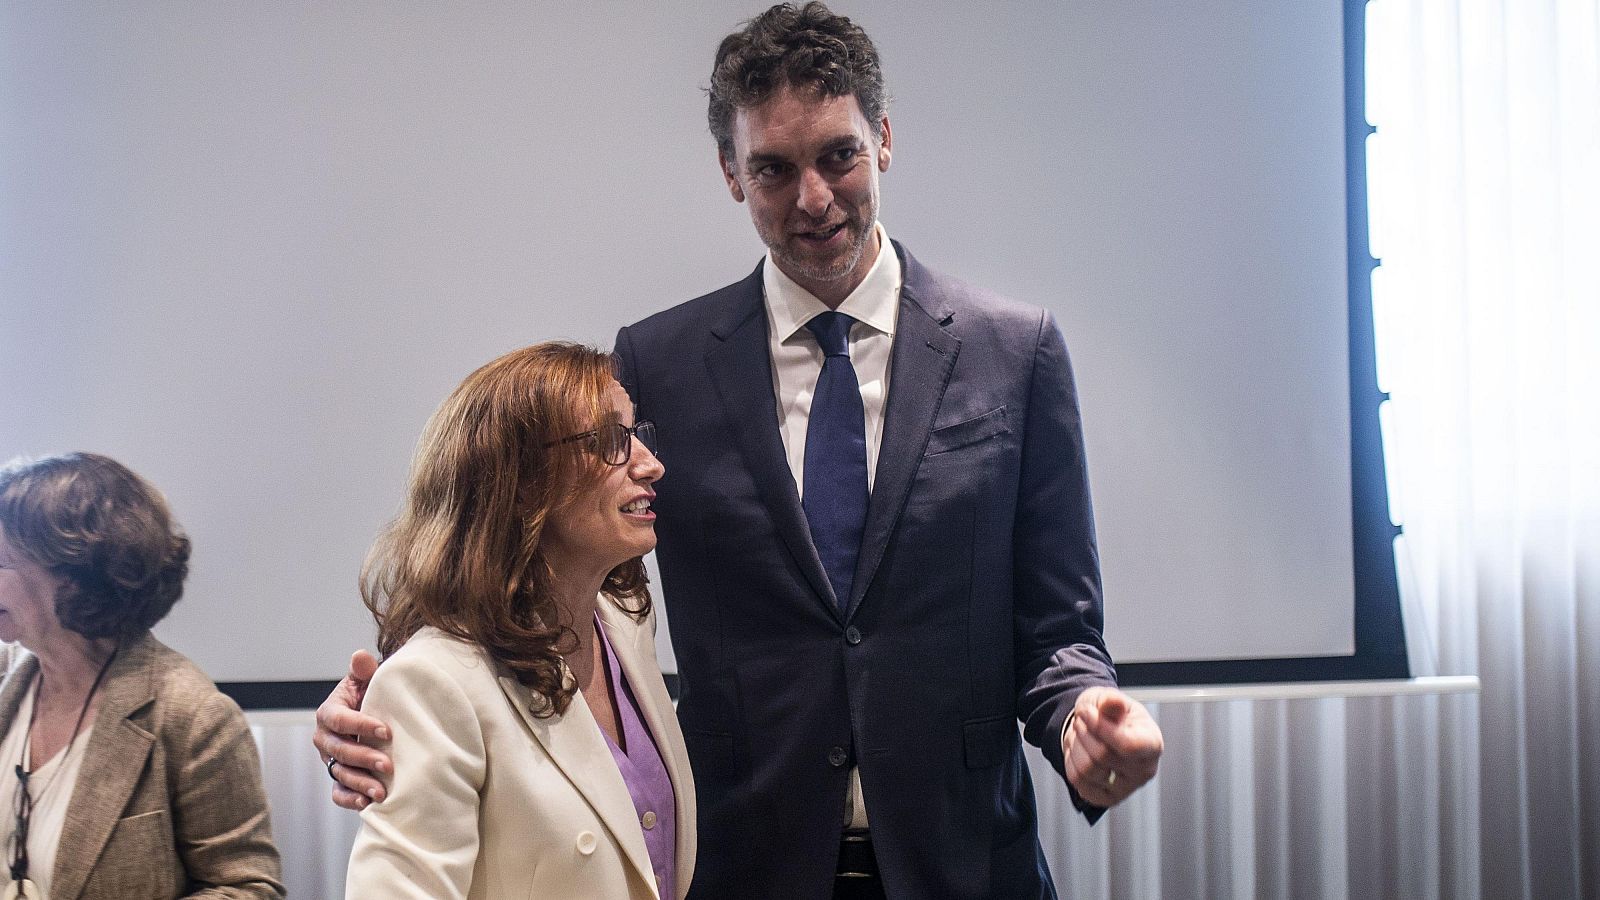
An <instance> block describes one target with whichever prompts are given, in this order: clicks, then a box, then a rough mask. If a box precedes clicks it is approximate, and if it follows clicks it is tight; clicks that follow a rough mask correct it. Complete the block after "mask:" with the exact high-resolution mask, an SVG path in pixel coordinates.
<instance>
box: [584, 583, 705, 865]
mask: <svg viewBox="0 0 1600 900" xmlns="http://www.w3.org/2000/svg"><path fill="white" fill-rule="evenodd" d="M600 621H601V622H602V623H603V624H604V626H605V629H606V635H607V636H608V637H610V638H611V648H612V649H613V650H615V651H616V654H617V662H619V663H620V664H621V665H622V672H623V674H624V675H626V676H627V678H628V685H629V686H630V687H632V688H633V696H634V698H635V699H637V700H638V701H639V712H640V714H641V715H642V716H643V717H644V722H645V725H646V726H647V727H649V729H650V734H651V736H653V737H654V738H655V742H656V749H657V750H659V751H660V752H661V761H662V762H664V763H666V766H667V777H668V778H669V779H671V781H672V792H673V795H674V800H675V804H676V807H677V817H676V822H675V824H676V827H677V833H678V847H677V854H676V862H675V869H676V872H677V875H676V877H677V882H678V885H679V892H680V893H682V891H683V890H684V889H685V888H687V887H688V885H689V881H690V879H691V878H692V877H693V875H694V857H695V847H696V842H695V838H696V835H695V816H696V810H695V795H694V776H693V774H692V773H691V770H690V768H689V752H688V749H687V748H686V747H685V746H684V742H683V732H682V730H681V729H680V728H679V727H678V713H677V710H676V709H675V708H674V707H673V705H672V696H671V695H670V694H668V693H667V684H666V682H665V681H663V680H662V679H661V666H660V663H658V662H657V661H656V647H655V627H654V626H655V623H656V618H655V616H654V614H652V615H651V617H650V619H649V620H648V626H647V625H645V624H641V623H639V622H635V621H634V620H633V618H632V617H630V616H629V615H628V614H627V613H625V612H623V611H622V610H621V609H618V608H617V605H616V604H615V603H612V602H611V601H610V600H607V599H605V598H604V597H602V598H600Z"/></svg>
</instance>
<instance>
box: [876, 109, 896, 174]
mask: <svg viewBox="0 0 1600 900" xmlns="http://www.w3.org/2000/svg"><path fill="white" fill-rule="evenodd" d="M881 127H882V128H883V140H882V141H880V142H879V143H878V171H879V172H887V171H889V158H890V155H891V154H890V152H889V151H890V149H891V148H892V147H893V145H894V132H893V131H891V130H889V117H888V116H884V117H883V123H882V125H881Z"/></svg>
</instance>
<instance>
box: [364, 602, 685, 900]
mask: <svg viewBox="0 0 1600 900" xmlns="http://www.w3.org/2000/svg"><path fill="white" fill-rule="evenodd" d="M600 618H601V621H602V622H603V623H604V627H605V628H606V629H607V632H608V634H609V636H610V638H611V646H612V647H613V648H614V649H615V650H616V654H617V659H618V661H619V662H620V663H621V664H622V668H623V670H624V671H625V672H626V673H627V677H628V680H629V682H630V683H631V684H634V685H645V686H648V687H647V689H646V690H637V689H636V693H637V694H638V695H639V706H640V711H641V712H642V713H643V714H644V719H645V723H646V724H647V725H648V726H649V728H650V732H651V734H654V735H662V734H673V735H676V734H678V720H677V716H676V714H675V713H674V712H673V709H672V699H671V698H670V697H669V696H668V695H667V690H666V687H665V686H664V685H663V684H662V681H661V676H660V671H661V670H660V668H659V667H658V665H657V663H656V653H655V638H654V636H653V633H652V632H653V629H652V628H651V627H649V626H648V625H640V624H639V623H637V622H634V621H633V620H632V619H630V618H629V617H628V616H626V615H624V614H623V613H622V612H621V611H619V610H616V609H615V608H614V607H613V606H612V605H611V604H610V603H604V602H603V603H602V604H601V605H600ZM652 621H653V620H652ZM537 707H538V702H537V700H536V698H535V697H534V696H533V695H532V694H531V693H530V692H529V691H528V689H527V688H525V687H523V686H522V685H521V684H518V683H517V680H516V679H515V678H513V677H511V675H510V674H509V673H507V672H506V671H504V670H503V669H502V668H500V667H499V666H497V665H496V664H495V663H494V661H493V660H491V659H489V658H488V657H487V656H486V655H485V654H484V653H483V651H482V650H481V649H479V648H478V647H475V646H474V645H472V644H469V643H467V642H465V641H461V640H459V639H456V638H453V637H450V636H449V635H446V634H444V633H443V632H441V631H439V630H437V629H434V628H424V629H422V630H421V631H419V632H417V633H416V634H415V635H413V636H412V638H411V640H409V641H407V642H406V645H405V646H404V647H403V648H401V649H400V651H399V652H397V653H395V654H394V655H393V656H391V657H389V658H388V659H386V660H385V661H384V663H383V665H382V666H380V667H379V669H378V673H377V675H376V676H375V677H374V678H373V680H372V684H371V686H370V687H369V688H368V689H367V701H366V703H365V704H364V706H363V709H365V710H366V711H368V712H369V713H370V714H371V715H373V716H375V717H376V718H378V719H380V720H382V721H384V722H386V723H388V725H389V727H390V728H391V729H392V731H393V733H394V735H395V737H394V740H393V741H392V742H391V744H390V747H389V755H390V757H391V758H392V759H393V761H394V776H393V777H392V778H391V779H390V780H389V783H388V786H389V795H388V797H387V798H386V799H385V800H384V801H383V802H382V803H375V804H373V805H371V806H369V807H367V809H366V810H365V811H363V812H362V819H363V828H362V831H361V834H360V836H359V837H358V838H357V839H356V847H355V852H354V853H353V854H352V856H351V868H350V876H349V881H348V884H347V888H346V895H347V896H348V897H349V898H350V900H360V898H367V897H373V898H377V897H395V898H400V897H417V898H422V897H427V898H445V897H460V896H467V897H471V898H483V900H494V898H502V897H504V898H516V900H527V898H533V897H537V898H544V897H552V898H555V897H596V898H600V897H629V898H641V900H642V898H646V897H656V896H658V895H657V894H656V893H655V881H654V877H653V875H652V872H651V865H650V857H649V855H648V854H647V853H646V851H645V844H644V837H643V834H642V833H641V825H640V821H639V816H638V815H637V814H636V813H635V811H634V807H633V801H632V800H630V799H629V796H628V788H627V786H626V785H625V784H624V783H623V781H622V776H621V774H620V773H619V772H618V770H617V766H616V764H615V763H613V762H612V761H611V753H610V751H609V749H608V748H607V746H606V742H605V738H604V736H603V735H602V734H601V731H600V729H599V727H598V726H597V725H596V724H595V720H594V717H593V716H592V715H590V713H589V708H588V706H587V705H585V704H583V703H574V704H572V706H571V707H570V708H569V709H568V711H567V714H566V715H564V716H560V717H556V718H553V719H550V718H546V719H541V718H538V717H537V716H536V715H535V713H534V710H535V709H537ZM660 743H662V744H664V745H666V747H670V748H671V752H670V753H667V752H664V753H663V756H664V757H665V761H666V763H667V772H668V774H670V775H671V777H672V784H673V787H674V788H675V789H677V796H678V798H679V800H678V803H677V812H676V817H675V822H676V825H677V829H678V841H677V844H678V847H677V875H678V878H677V880H678V890H677V891H676V893H677V894H678V897H680V898H681V897H682V896H683V894H684V892H685V890H686V889H687V888H688V886H689V876H690V875H691V874H692V871H693V865H694V860H693V848H694V805H693V803H686V802H684V798H685V797H686V796H687V797H692V796H693V792H692V791H690V790H685V789H684V788H685V787H687V786H689V785H690V776H689V758H688V755H687V754H686V753H685V751H684V748H683V741H682V738H681V737H678V738H676V739H673V740H669V741H662V742H660ZM666 747H664V748H663V749H664V750H665V749H666ZM401 872H404V873H405V875H406V883H405V885H404V886H402V887H401V888H400V891H399V892H398V893H396V892H394V891H395V885H396V882H395V876H397V875H399V874H400V873H401ZM461 885H470V886H471V888H470V889H469V890H468V891H467V892H466V893H465V894H463V893H462V892H461V890H460V886H461ZM666 900H677V898H666Z"/></svg>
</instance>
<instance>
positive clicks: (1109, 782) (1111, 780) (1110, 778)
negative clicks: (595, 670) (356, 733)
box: [328, 766, 1117, 787]
mask: <svg viewBox="0 0 1600 900" xmlns="http://www.w3.org/2000/svg"><path fill="white" fill-rule="evenodd" d="M328 773H329V774H330V775H331V774H332V773H333V767H332V766H329V767H328ZM1116 786H1117V770H1116V769H1112V770H1111V774H1109V775H1107V776H1106V787H1116Z"/></svg>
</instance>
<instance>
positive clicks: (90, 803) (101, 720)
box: [36, 634, 156, 900]
mask: <svg viewBox="0 0 1600 900" xmlns="http://www.w3.org/2000/svg"><path fill="white" fill-rule="evenodd" d="M150 641H151V638H150V636H149V635H148V634H146V635H145V636H143V637H141V638H139V639H138V640H136V641H135V642H134V643H133V644H131V645H130V646H128V647H124V648H123V649H122V650H121V651H119V652H118V653H117V658H116V660H115V661H114V662H113V663H112V664H111V668H110V670H109V671H107V672H106V681H105V685H104V686H103V688H102V690H103V693H102V694H101V698H100V710H99V712H97V713H96V714H95V717H94V731H93V732H92V733H91V734H90V735H89V745H88V746H87V747H85V748H84V755H83V776H84V777H81V778H79V779H78V784H77V787H76V788H74V789H73V792H72V800H71V801H69V803H68V805H67V817H66V821H65V822H64V823H63V824H62V826H61V841H60V843H59V844H58V845H57V847H56V868H55V882H54V885H53V886H52V887H51V889H50V894H51V896H53V897H56V898H57V900H77V897H78V895H79V893H81V892H82V891H83V885H84V882H85V880H87V879H88V877H89V873H90V872H91V871H93V870H94V866H95V863H96V862H97V861H98V860H99V858H100V853H101V852H102V851H103V850H104V849H105V846H106V841H107V840H109V839H110V837H111V831H112V829H113V828H115V827H116V824H117V820H118V819H120V818H122V814H123V811H124V810H125V809H126V808H127V806H128V799H129V798H130V797H131V796H133V790H134V788H135V787H136V786H137V785H138V783H139V778H140V776H141V775H142V774H143V773H144V768H145V762H146V760H148V759H149V757H150V750H151V748H152V747H153V746H154V745H155V740H156V739H155V735H152V734H151V733H150V732H148V731H146V730H144V729H143V728H141V727H140V726H139V725H138V724H136V723H135V722H133V721H132V720H131V719H130V717H131V716H132V715H134V714H135V713H137V712H139V711H140V710H142V709H144V708H145V707H146V706H148V705H150V703H151V702H152V701H154V700H155V684H154V679H153V677H152V664H151V660H150V655H151V653H152V647H151V643H150ZM36 665H37V664H36Z"/></svg>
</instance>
